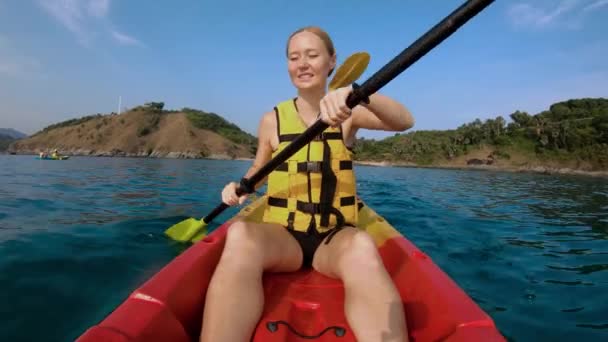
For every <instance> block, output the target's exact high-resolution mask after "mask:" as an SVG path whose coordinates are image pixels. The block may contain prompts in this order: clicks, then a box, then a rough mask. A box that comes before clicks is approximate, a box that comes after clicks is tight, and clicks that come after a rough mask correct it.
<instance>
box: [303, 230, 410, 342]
mask: <svg viewBox="0 0 608 342" xmlns="http://www.w3.org/2000/svg"><path fill="white" fill-rule="evenodd" d="M313 267H314V268H315V269H316V270H317V271H318V272H320V273H322V274H325V275H327V276H329V277H333V278H338V279H341V280H342V282H343V283H344V290H345V303H344V310H345V314H346V319H347V320H348V324H349V325H350V327H351V328H352V329H353V332H354V334H355V336H356V338H357V341H361V342H366V341H376V342H377V341H383V342H388V341H391V342H392V341H395V342H396V341H399V342H403V341H407V340H408V335H407V326H406V321H405V313H404V311H403V304H402V301H401V297H400V296H399V292H398V291H397V288H396V287H395V284H394V283H393V281H392V279H391V277H390V275H389V274H388V272H387V271H386V269H385V268H384V264H383V263H382V259H381V257H380V254H379V253H378V249H377V247H376V244H375V243H374V240H373V239H372V238H371V236H370V235H369V234H367V233H366V232H365V231H362V230H359V229H355V228H352V227H348V228H344V229H343V230H342V231H340V232H339V233H338V234H336V235H335V236H334V237H333V238H332V240H331V242H330V243H329V244H325V242H323V243H322V244H321V245H320V246H319V248H318V249H317V251H316V253H315V257H314V259H313Z"/></svg>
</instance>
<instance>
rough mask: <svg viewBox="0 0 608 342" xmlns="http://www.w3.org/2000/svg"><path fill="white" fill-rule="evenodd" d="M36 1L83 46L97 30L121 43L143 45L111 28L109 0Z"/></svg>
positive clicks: (91, 38)
mask: <svg viewBox="0 0 608 342" xmlns="http://www.w3.org/2000/svg"><path fill="white" fill-rule="evenodd" d="M38 1H39V3H40V5H41V6H42V8H44V9H45V10H46V11H47V12H48V14H49V15H50V16H51V17H53V18H54V19H55V20H57V21H58V22H59V23H60V24H61V25H63V26H64V27H65V28H67V29H68V30H69V31H70V32H72V33H73V34H74V35H75V36H76V38H77V40H78V42H79V43H80V44H82V45H84V46H87V47H88V46H90V45H91V41H92V40H93V38H94V37H95V36H96V35H97V33H98V32H99V31H103V32H104V34H106V35H108V36H109V37H111V38H112V39H114V40H115V41H117V42H118V43H120V44H122V45H127V46H143V44H142V43H141V42H140V41H139V40H138V39H137V38H135V37H132V36H129V35H126V34H124V33H121V32H119V31H116V30H114V29H111V27H112V24H111V23H110V20H109V19H108V14H109V10H110V5H111V0H38Z"/></svg>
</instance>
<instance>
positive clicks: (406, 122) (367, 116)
mask: <svg viewBox="0 0 608 342" xmlns="http://www.w3.org/2000/svg"><path fill="white" fill-rule="evenodd" d="M369 100H370V103H369V104H366V103H364V102H361V103H360V104H359V105H358V106H356V107H355V108H353V113H352V130H353V131H356V130H357V129H359V128H365V129H373V130H384V131H405V130H407V129H410V128H412V127H413V126H414V118H413V117H412V114H411V113H410V111H409V110H408V109H407V108H405V106H404V105H402V104H401V103H399V102H397V101H395V100H393V99H392V98H390V97H388V96H385V95H382V94H378V93H376V94H372V96H370V97H369ZM353 133H354V132H353Z"/></svg>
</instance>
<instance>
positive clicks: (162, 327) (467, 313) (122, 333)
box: [78, 197, 505, 342]
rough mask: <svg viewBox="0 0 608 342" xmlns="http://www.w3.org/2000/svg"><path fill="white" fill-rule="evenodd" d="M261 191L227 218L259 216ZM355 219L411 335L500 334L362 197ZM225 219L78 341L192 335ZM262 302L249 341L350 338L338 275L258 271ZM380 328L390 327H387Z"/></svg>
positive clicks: (465, 337)
mask: <svg viewBox="0 0 608 342" xmlns="http://www.w3.org/2000/svg"><path fill="white" fill-rule="evenodd" d="M264 200H265V197H262V198H260V199H258V200H257V201H255V202H254V203H252V204H251V205H249V206H247V207H245V208H244V209H243V210H241V212H239V214H237V215H236V216H235V218H238V219H241V220H245V221H254V222H259V221H260V220H261V217H262V213H263V209H264ZM360 206H362V208H361V210H360V214H359V215H360V219H359V226H360V227H361V228H362V229H365V230H366V231H367V232H368V233H370V235H371V236H373V238H374V240H375V242H376V244H377V246H378V250H379V253H380V255H381V256H382V259H383V261H384V264H385V266H386V268H387V270H388V272H389V274H390V275H391V277H392V279H393V281H394V282H395V284H396V285H397V288H398V290H399V293H400V295H401V298H402V302H403V305H404V308H405V312H406V316H407V325H408V332H409V336H410V340H411V341H437V340H442V341H505V339H504V337H503V336H502V335H501V334H500V333H499V331H498V329H497V328H496V326H495V324H494V322H493V320H492V319H491V318H490V317H489V316H488V315H487V314H486V313H485V312H484V311H483V310H481V308H480V307H479V306H478V305H477V304H476V303H475V302H474V301H473V300H472V299H471V298H470V297H469V296H468V295H466V293H465V292H464V291H463V290H462V289H461V288H459V287H458V286H457V285H456V283H454V281H453V280H452V279H450V278H449V277H448V276H447V275H446V274H445V273H444V272H443V271H442V270H441V269H439V268H438V267H437V266H436V265H435V264H434V263H433V261H432V260H431V259H430V258H429V257H428V256H427V255H425V254H424V253H423V252H421V251H420V250H419V249H418V248H417V247H416V246H415V245H413V244H412V243H411V242H410V241H408V240H407V239H405V237H403V236H402V235H401V234H400V233H399V232H397V231H396V230H395V229H394V228H393V227H392V226H391V225H390V224H389V223H388V222H386V221H385V220H384V219H383V218H382V217H381V216H379V215H378V214H377V213H375V212H374V211H373V210H372V209H371V208H369V207H368V206H366V205H363V203H361V204H360ZM229 225H230V221H228V222H226V223H224V224H223V225H222V226H221V227H219V228H218V229H217V230H215V231H214V232H213V233H211V234H209V236H207V237H205V238H204V239H203V240H201V241H200V242H198V243H196V244H194V245H193V246H191V247H190V248H188V249H187V250H186V251H184V252H183V253H182V254H180V255H179V256H177V257H176V258H175V259H174V260H172V261H171V262H170V263H169V264H167V265H166V266H165V267H164V268H163V269H162V270H160V271H159V272H158V273H157V274H156V275H154V276H153V277H152V278H151V279H149V280H148V281H147V282H146V283H144V284H143V285H142V286H141V287H140V288H138V289H137V290H135V291H134V292H133V293H132V294H131V295H130V296H129V297H128V298H127V299H126V300H125V301H124V302H123V303H122V304H121V305H120V306H118V307H117V308H116V309H115V310H114V311H113V312H112V313H111V314H110V315H109V316H107V317H106V318H105V319H104V320H103V321H102V322H100V323H99V324H98V325H95V326H93V327H91V328H89V329H88V330H87V331H86V332H84V333H83V335H82V336H80V338H79V339H78V341H80V342H83V341H99V340H103V341H169V340H170V341H193V340H198V336H199V333H200V327H201V322H202V315H203V307H204V300H205V294H206V289H207V286H208V284H209V280H210V278H211V275H212V274H213V271H214V269H215V265H216V264H217V262H218V260H219V258H220V255H221V252H222V248H223V244H224V239H225V236H226V231H227V228H228V226H229ZM263 285H264V293H265V304H264V311H263V315H262V317H261V319H260V321H259V322H258V325H257V327H256V330H255V332H254V335H253V336H252V341H255V342H261V341H309V340H311V339H312V340H314V341H355V338H354V335H353V332H352V330H351V329H350V327H349V325H348V323H347V321H346V318H345V315H344V287H343V286H342V283H341V281H339V280H336V279H332V278H328V277H325V276H323V275H322V274H320V273H318V272H316V271H314V270H300V271H297V272H293V273H265V274H264V277H263ZM387 334H390V331H388V327H387Z"/></svg>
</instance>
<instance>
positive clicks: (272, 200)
mask: <svg viewBox="0 0 608 342" xmlns="http://www.w3.org/2000/svg"><path fill="white" fill-rule="evenodd" d="M267 203H268V205H271V206H273V207H279V208H287V198H278V197H271V196H269V197H268V202H267ZM355 203H356V198H355V196H346V197H340V206H341V207H347V206H349V205H355ZM321 206H322V205H321V203H310V202H302V201H297V202H296V209H297V210H299V211H302V212H305V213H307V214H320V213H321V209H320V208H321Z"/></svg>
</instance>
